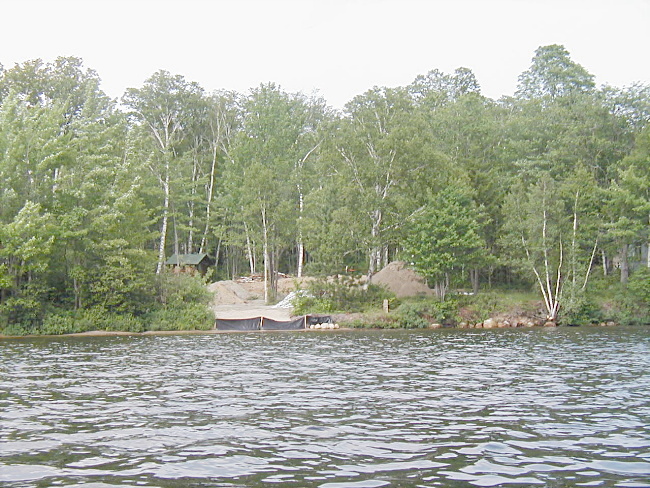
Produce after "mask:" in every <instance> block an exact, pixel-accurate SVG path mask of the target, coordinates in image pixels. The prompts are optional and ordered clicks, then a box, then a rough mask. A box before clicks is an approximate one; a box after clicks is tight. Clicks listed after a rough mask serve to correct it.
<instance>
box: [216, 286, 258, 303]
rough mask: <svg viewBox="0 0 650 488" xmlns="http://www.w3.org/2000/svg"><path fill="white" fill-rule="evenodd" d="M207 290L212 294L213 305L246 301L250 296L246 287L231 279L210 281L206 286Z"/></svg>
mask: <svg viewBox="0 0 650 488" xmlns="http://www.w3.org/2000/svg"><path fill="white" fill-rule="evenodd" d="M208 291H209V292H210V293H212V294H213V295H214V299H213V302H212V303H213V305H231V304H236V303H246V302H248V301H249V300H251V298H252V297H251V294H250V293H249V292H248V290H246V288H244V287H243V286H241V285H240V284H239V283H237V282H235V281H232V280H226V281H217V282H216V283H212V284H211V285H209V286H208Z"/></svg>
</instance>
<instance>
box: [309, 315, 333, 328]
mask: <svg viewBox="0 0 650 488" xmlns="http://www.w3.org/2000/svg"><path fill="white" fill-rule="evenodd" d="M331 323H332V317H331V316H330V315H307V327H309V326H310V325H316V324H331Z"/></svg>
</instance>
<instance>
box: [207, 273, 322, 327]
mask: <svg viewBox="0 0 650 488" xmlns="http://www.w3.org/2000/svg"><path fill="white" fill-rule="evenodd" d="M308 280H310V278H279V280H278V294H279V296H278V298H280V299H281V298H284V296H286V295H287V294H289V293H290V292H292V291H294V290H296V289H297V288H301V287H302V286H303V285H304V283H305V282H306V281H308ZM208 291H210V292H211V293H212V294H213V300H212V310H213V311H214V314H215V317H216V318H218V319H245V318H250V317H260V316H262V317H268V318H270V319H274V320H290V319H291V317H292V309H291V308H276V307H274V306H271V305H266V304H265V303H264V281H263V280H261V279H259V277H255V278H241V279H239V280H236V281H233V280H226V281H217V282H215V283H212V284H210V285H209V286H208Z"/></svg>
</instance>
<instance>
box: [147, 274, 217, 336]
mask: <svg viewBox="0 0 650 488" xmlns="http://www.w3.org/2000/svg"><path fill="white" fill-rule="evenodd" d="M157 288H158V297H159V305H158V306H157V307H156V308H155V309H154V310H153V311H152V312H151V313H149V314H147V315H146V322H147V324H146V328H147V329H148V330H208V329H212V328H213V327H214V315H213V314H212V312H211V311H210V309H209V308H208V303H209V300H210V298H211V296H210V294H209V293H208V291H207V289H206V287H205V283H204V282H203V280H201V279H200V278H198V277H196V276H191V275H188V274H182V273H181V274H173V273H163V274H162V275H159V277H158V280H157Z"/></svg>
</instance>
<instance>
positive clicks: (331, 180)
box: [0, 45, 650, 334]
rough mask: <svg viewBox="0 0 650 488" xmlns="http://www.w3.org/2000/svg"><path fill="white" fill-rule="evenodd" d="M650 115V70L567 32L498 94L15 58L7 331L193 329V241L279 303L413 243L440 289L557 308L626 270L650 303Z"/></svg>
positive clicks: (578, 303)
mask: <svg viewBox="0 0 650 488" xmlns="http://www.w3.org/2000/svg"><path fill="white" fill-rule="evenodd" d="M649 122H650V86H648V85H646V84H635V85H632V86H628V87H623V88H619V87H613V86H602V87H596V85H595V81H594V76H593V75H592V74H590V73H589V71H588V70H587V69H585V68H584V67H582V66H581V65H580V64H578V63H576V62H575V61H573V60H572V59H571V57H570V54H569V53H568V52H567V50H566V49H565V48H564V47H563V46H560V45H550V46H543V47H540V48H539V49H537V50H536V51H535V53H534V55H533V57H532V62H531V65H530V67H529V69H528V70H526V71H525V72H523V73H522V74H521V75H520V77H519V79H518V88H517V91H516V93H514V94H513V95H512V96H508V97H502V98H501V99H499V100H492V99H490V98H486V97H484V96H482V95H481V89H480V85H479V81H478V80H477V79H476V77H475V76H474V74H473V73H472V71H471V70H469V69H467V68H459V69H457V70H455V71H454V72H453V73H443V72H441V71H439V70H435V69H434V70H432V71H430V72H428V73H426V74H423V75H420V76H418V77H416V78H415V79H414V80H413V82H412V83H411V84H409V85H408V86H401V87H391V88H389V87H373V88H371V89H369V90H368V91H366V92H365V93H363V94H360V95H358V96H356V97H355V98H353V99H352V100H350V101H349V102H348V103H347V104H346V105H345V108H344V109H343V110H341V111H339V110H335V109H333V108H332V107H330V106H328V105H327V103H326V101H325V100H323V99H321V98H318V97H314V96H307V95H305V94H302V93H287V92H285V91H283V90H282V88H281V87H279V86H277V85H275V84H273V83H268V84H262V85H260V86H258V87H256V88H252V89H251V90H250V91H249V92H248V93H236V92H232V91H219V92H215V93H207V92H206V91H205V90H204V89H202V87H201V86H200V85H199V84H197V83H195V82H191V81H188V80H186V79H185V78H184V77H183V76H181V75H175V74H171V73H169V72H166V71H158V72H156V73H154V74H153V75H152V76H151V77H150V78H149V79H147V80H146V81H145V82H144V84H143V86H142V87H139V88H130V89H128V90H127V91H126V93H124V95H123V96H122V98H121V99H120V100H113V99H111V98H109V97H108V96H107V95H106V94H105V93H104V92H102V89H101V80H100V78H99V76H98V74H97V73H96V72H94V71H93V70H92V69H90V68H87V67H85V66H84V65H83V62H82V60H80V59H78V58H74V57H66V58H58V59H57V60H56V61H54V62H52V63H45V62H43V61H41V60H31V61H26V62H24V63H22V64H17V65H15V66H14V67H12V68H6V67H5V68H4V69H2V68H0V333H2V332H3V331H4V333H7V334H9V333H26V332H37V333H38V332H41V333H42V332H57V331H59V332H61V331H69V330H84V329H85V328H88V327H90V325H89V324H91V323H92V324H93V326H94V328H97V327H99V328H122V329H132V330H142V329H143V328H147V327H148V325H147V324H151V323H154V322H155V323H157V324H158V325H157V326H158V327H161V328H165V327H169V328H172V327H176V326H180V325H179V324H181V323H182V324H185V325H183V326H186V327H195V326H196V324H198V323H201V322H202V321H205V320H206V311H205V307H204V306H203V305H202V304H200V303H201V300H202V299H203V288H202V286H200V283H199V284H198V285H197V281H196V280H193V279H191V278H189V277H184V276H178V275H174V274H172V273H168V272H167V267H166V265H165V261H166V260H167V259H168V258H169V257H170V256H171V255H172V254H174V253H176V254H191V253H205V254H207V255H208V256H209V257H211V258H212V260H213V261H214V263H215V265H214V266H213V268H212V269H211V270H210V272H209V274H208V277H207V278H206V279H210V280H216V279H227V278H231V277H236V276H239V275H247V274H250V273H258V274H263V275H264V276H265V277H266V283H267V286H266V291H265V295H266V296H265V298H266V299H267V300H268V301H273V300H274V299H275V296H274V295H275V282H276V277H277V275H278V272H283V273H289V274H293V275H298V276H300V275H303V274H310V275H323V276H324V275H329V274H333V273H341V272H344V271H345V270H348V271H349V270H352V269H353V270H356V271H358V272H361V273H363V274H367V275H372V274H373V273H375V272H376V271H378V270H379V269H381V268H382V267H383V266H384V265H385V264H387V263H388V262H390V261H392V260H395V259H403V260H405V261H408V262H409V263H411V264H412V265H413V266H414V267H415V269H417V270H418V271H420V272H421V273H422V274H423V275H424V276H426V278H427V280H428V282H429V284H430V286H431V287H432V288H434V289H435V290H436V293H437V295H438V297H439V298H440V299H441V300H442V299H444V298H445V296H446V295H447V293H448V292H449V291H450V290H453V289H457V288H466V289H474V290H475V291H480V290H485V289H488V288H493V287H520V288H526V289H533V288H534V289H536V290H537V292H538V293H539V296H540V298H541V299H543V300H544V305H545V307H546V312H547V315H548V317H549V318H550V319H553V320H554V319H557V318H558V317H561V315H562V314H563V313H564V314H567V315H568V314H571V313H574V314H575V313H578V312H579V311H580V310H582V309H584V307H585V306H586V305H585V304H587V303H588V302H589V297H590V294H592V293H593V290H592V287H597V286H600V287H601V288H602V287H603V286H614V287H618V288H617V289H618V290H619V291H621V290H622V291H623V292H624V293H623V294H622V295H621V296H625V295H626V294H627V295H629V296H633V297H635V300H637V302H635V303H634V304H632V303H629V304H628V308H634V307H637V309H638V306H639V303H641V304H646V305H647V304H648V300H649V298H650V274H649V271H648V268H649V267H650V255H649V253H648V242H649V241H650V233H649V230H650V125H649ZM639 300H640V301H639ZM197 304H200V305H197ZM646 309H647V307H646ZM84 321H85V322H84Z"/></svg>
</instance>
